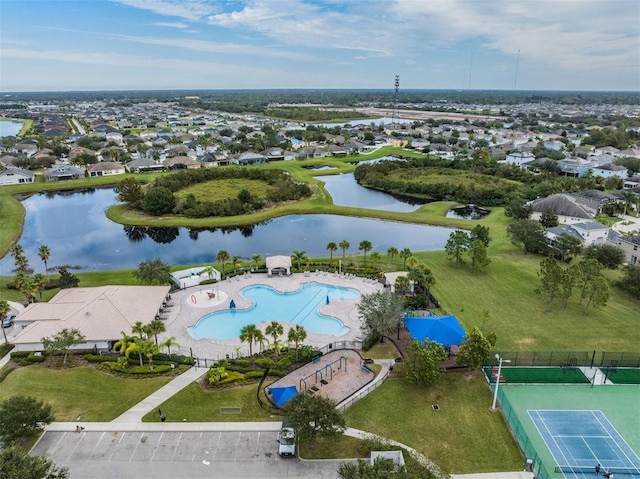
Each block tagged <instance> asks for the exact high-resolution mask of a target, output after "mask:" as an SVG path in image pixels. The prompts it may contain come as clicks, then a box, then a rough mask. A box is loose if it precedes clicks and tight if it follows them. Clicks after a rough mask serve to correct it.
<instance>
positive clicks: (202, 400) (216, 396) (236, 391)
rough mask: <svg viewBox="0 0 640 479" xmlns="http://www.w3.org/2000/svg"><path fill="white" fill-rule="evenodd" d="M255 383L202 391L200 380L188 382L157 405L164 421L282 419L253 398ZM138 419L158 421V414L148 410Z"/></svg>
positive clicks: (254, 396) (254, 395)
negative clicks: (165, 417) (198, 381)
mask: <svg viewBox="0 0 640 479" xmlns="http://www.w3.org/2000/svg"><path fill="white" fill-rule="evenodd" d="M257 387H258V385H257V383H256V384H252V385H249V386H240V387H231V388H227V389H220V390H212V391H206V390H204V389H203V388H202V386H200V384H197V383H191V384H189V385H188V386H187V387H186V388H184V389H183V390H182V391H180V392H178V393H177V394H176V395H175V396H173V397H171V398H170V399H168V400H167V401H165V402H164V403H162V404H161V405H160V409H161V410H162V412H163V413H164V414H165V415H166V416H167V421H184V420H186V421H189V422H237V421H282V417H281V416H273V415H271V414H269V413H268V412H267V411H265V410H264V409H262V408H261V407H260V405H259V404H258V401H257V400H256V390H257ZM236 408H240V409H236ZM238 411H241V412H238ZM142 420H143V421H145V422H159V421H160V417H159V416H158V414H157V413H156V411H151V412H149V413H148V414H147V415H146V416H144V417H143V418H142Z"/></svg>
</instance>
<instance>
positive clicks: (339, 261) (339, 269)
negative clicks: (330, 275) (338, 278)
mask: <svg viewBox="0 0 640 479" xmlns="http://www.w3.org/2000/svg"><path fill="white" fill-rule="evenodd" d="M338 274H342V260H341V259H339V260H338Z"/></svg>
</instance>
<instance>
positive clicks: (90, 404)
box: [0, 365, 169, 422]
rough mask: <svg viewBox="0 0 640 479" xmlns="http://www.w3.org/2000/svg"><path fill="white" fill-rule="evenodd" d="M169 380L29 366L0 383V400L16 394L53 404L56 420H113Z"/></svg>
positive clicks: (83, 368) (86, 370)
mask: <svg viewBox="0 0 640 479" xmlns="http://www.w3.org/2000/svg"><path fill="white" fill-rule="evenodd" d="M168 382H169V378H168V377H159V378H145V379H139V378H136V379H122V378H118V377H115V376H111V375H108V374H105V373H102V372H100V371H96V370H95V369H93V368H89V367H78V368H72V369H65V370H55V369H47V368H43V367H41V366H36V365H34V366H27V367H22V368H19V369H16V370H15V371H13V372H12V373H11V374H9V376H7V378H6V379H5V380H4V381H3V382H2V383H1V384H0V386H1V387H0V400H4V399H7V398H9V397H11V396H15V395H17V394H22V395H25V396H33V397H35V398H37V399H41V400H43V401H44V402H46V403H49V404H51V407H52V409H53V413H54V415H55V420H56V421H75V420H76V418H77V417H78V416H82V420H83V421H98V422H102V421H111V420H113V419H115V418H116V417H118V416H119V415H120V414H122V413H123V412H125V411H126V410H127V409H130V408H131V407H132V406H134V405H135V404H137V403H138V402H140V401H141V400H143V399H144V398H145V397H147V396H148V395H149V394H151V393H152V392H154V391H155V390H157V389H159V388H160V387H162V386H164V385H165V384H167V383H168Z"/></svg>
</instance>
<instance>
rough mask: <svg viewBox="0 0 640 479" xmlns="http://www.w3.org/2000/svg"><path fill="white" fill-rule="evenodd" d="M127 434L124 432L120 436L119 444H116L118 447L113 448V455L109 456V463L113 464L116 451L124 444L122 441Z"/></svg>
mask: <svg viewBox="0 0 640 479" xmlns="http://www.w3.org/2000/svg"><path fill="white" fill-rule="evenodd" d="M125 434H126V432H123V433H122V434H121V435H120V439H118V444H116V446H115V447H114V448H113V452H112V453H111V455H110V456H109V459H107V462H111V459H113V455H114V454H115V453H116V451H117V450H118V447H119V446H120V443H121V442H122V439H123V438H124V435H125Z"/></svg>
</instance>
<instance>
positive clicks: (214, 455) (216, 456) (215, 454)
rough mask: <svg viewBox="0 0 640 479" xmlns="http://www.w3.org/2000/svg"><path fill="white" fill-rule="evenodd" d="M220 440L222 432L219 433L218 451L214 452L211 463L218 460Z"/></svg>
mask: <svg viewBox="0 0 640 479" xmlns="http://www.w3.org/2000/svg"><path fill="white" fill-rule="evenodd" d="M220 439H222V432H220V431H219V432H218V442H217V443H216V449H215V451H213V457H212V458H211V461H212V462H213V461H215V460H217V459H218V449H220Z"/></svg>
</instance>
